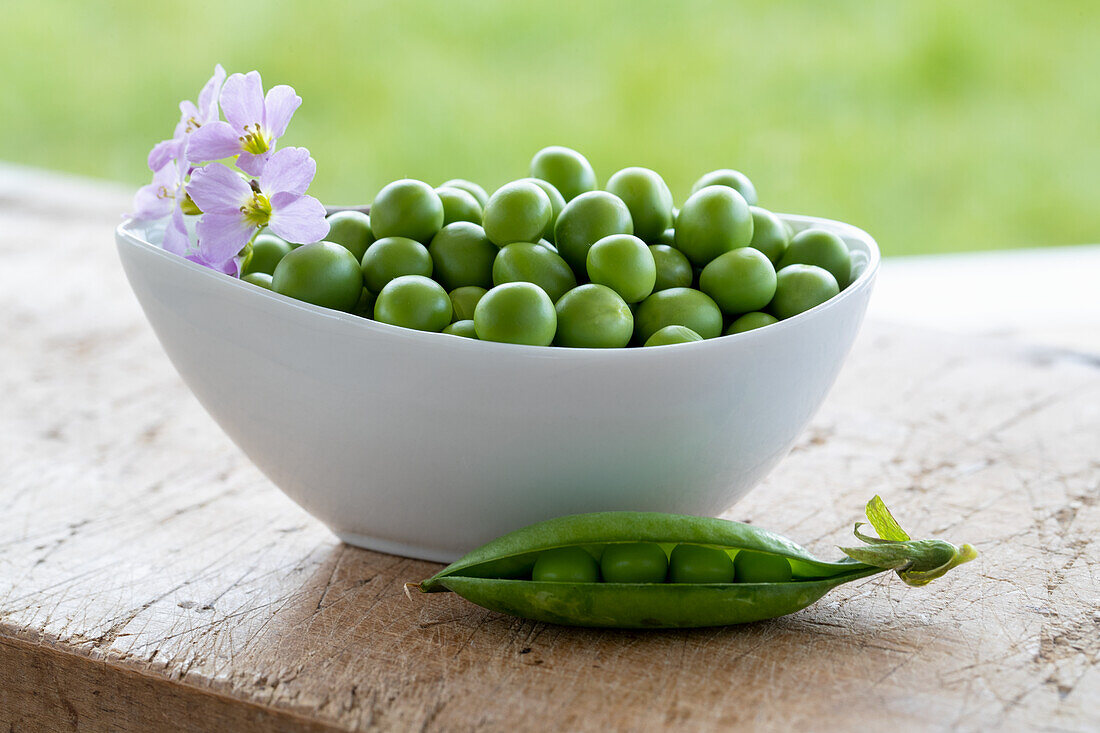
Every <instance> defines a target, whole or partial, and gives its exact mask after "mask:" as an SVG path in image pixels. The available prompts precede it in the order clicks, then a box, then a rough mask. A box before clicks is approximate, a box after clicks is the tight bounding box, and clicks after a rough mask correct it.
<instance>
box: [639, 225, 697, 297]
mask: <svg viewBox="0 0 1100 733" xmlns="http://www.w3.org/2000/svg"><path fill="white" fill-rule="evenodd" d="M669 231H671V230H669ZM649 251H650V253H651V254H652V255H653V263H654V264H655V265H656V266H657V279H656V280H655V281H654V283H653V292H657V291H658V290H668V289H669V288H690V287H691V283H692V282H693V281H694V279H695V273H694V272H693V271H692V269H691V263H690V262H688V258H687V257H684V253H683V252H681V251H680V250H678V249H676V248H675V247H672V246H670V245H667V244H651V245H649Z"/></svg>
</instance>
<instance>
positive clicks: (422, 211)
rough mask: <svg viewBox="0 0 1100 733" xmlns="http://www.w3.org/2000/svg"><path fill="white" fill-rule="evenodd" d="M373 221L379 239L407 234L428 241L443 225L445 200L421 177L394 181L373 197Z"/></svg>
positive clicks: (409, 236)
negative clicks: (420, 178)
mask: <svg viewBox="0 0 1100 733" xmlns="http://www.w3.org/2000/svg"><path fill="white" fill-rule="evenodd" d="M370 223H371V231H372V232H374V236H375V237H377V238H378V239H382V238H383V237H407V238H409V239H415V240H416V241H417V242H421V243H424V244H426V243H428V242H430V241H431V240H432V237H434V236H435V233H436V232H438V231H439V230H440V229H442V228H443V202H442V201H441V200H440V199H439V194H437V193H436V192H435V191H433V190H432V188H431V186H429V185H428V184H426V183H424V182H422V181H414V180H412V179H409V178H406V179H402V180H400V181H394V182H393V183H390V184H388V185H386V187H385V188H383V189H382V190H381V191H379V192H378V195H377V196H375V197H374V203H372V204H371V206H370Z"/></svg>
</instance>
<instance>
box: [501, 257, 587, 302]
mask: <svg viewBox="0 0 1100 733" xmlns="http://www.w3.org/2000/svg"><path fill="white" fill-rule="evenodd" d="M515 282H528V283H534V284H535V285H538V286H539V287H540V288H542V289H543V290H544V291H546V294H547V295H549V296H550V300H552V301H554V302H557V300H558V298H560V297H561V296H563V295H565V293H566V292H568V291H569V290H571V289H572V288H575V287H577V278H576V277H574V276H573V271H572V270H570V269H569V265H567V264H565V260H563V259H562V258H561V257H559V256H558V255H556V254H555V253H553V252H551V251H550V250H549V249H547V248H546V247H543V246H541V245H538V244H532V243H531V242H513V243H512V244H509V245H507V246H505V247H502V248H501V250H500V252H498V253H497V256H496V259H495V260H494V261H493V284H494V285H503V284H504V283H515Z"/></svg>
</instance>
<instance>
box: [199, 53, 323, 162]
mask: <svg viewBox="0 0 1100 733" xmlns="http://www.w3.org/2000/svg"><path fill="white" fill-rule="evenodd" d="M301 103H302V98H301V97H299V96H298V95H297V94H295V93H294V89H292V88H291V87H288V86H286V85H285V84H280V85H279V86H275V87H272V88H271V89H270V90H269V91H268V93H267V96H266V97H265V96H264V88H263V82H262V81H261V80H260V72H258V71H250V72H248V74H233V75H232V76H230V77H229V79H228V80H226V82H225V86H224V87H223V88H222V93H221V107H222V112H223V113H224V114H225V119H226V120H227V122H221V121H217V122H210V123H209V124H203V125H202V126H200V127H199V128H198V130H196V131H195V132H194V133H192V134H191V136H190V140H189V141H188V143H187V150H186V153H185V155H186V157H187V159H188V160H190V161H191V162H193V163H205V162H207V161H211V160H221V159H222V158H228V157H231V156H234V155H236V156H238V157H237V167H238V168H240V169H241V170H242V171H244V172H245V173H247V174H249V175H251V176H258V175H260V174H261V173H262V172H263V170H264V166H265V165H266V164H267V162H268V160H269V159H270V158H271V156H272V153H273V151H274V150H275V143H276V142H277V141H278V139H279V138H280V137H282V135H283V133H285V132H286V127H287V125H288V124H289V123H290V118H291V117H293V116H294V112H295V110H297V109H298V106H299V105H301Z"/></svg>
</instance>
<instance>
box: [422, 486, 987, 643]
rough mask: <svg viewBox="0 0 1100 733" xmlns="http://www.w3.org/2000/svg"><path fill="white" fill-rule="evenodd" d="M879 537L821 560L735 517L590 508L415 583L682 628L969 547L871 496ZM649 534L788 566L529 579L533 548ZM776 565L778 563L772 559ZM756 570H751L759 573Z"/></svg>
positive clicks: (541, 615)
mask: <svg viewBox="0 0 1100 733" xmlns="http://www.w3.org/2000/svg"><path fill="white" fill-rule="evenodd" d="M867 518H868V520H869V521H870V522H871V525H872V526H873V527H874V528H875V529H876V531H877V532H878V534H879V536H878V537H869V536H867V535H865V534H863V533H861V532H860V529H859V528H860V526H861V524H856V527H855V534H856V536H857V537H858V538H859V539H860V540H862V541H863V542H866V543H867V545H866V546H864V547H858V548H840V549H841V551H842V552H844V553H845V554H846V555H847V556H848V557H846V558H844V559H843V560H840V561H838V562H825V561H823V560H819V559H817V558H816V557H814V556H813V555H811V554H810V553H809V552H808V551H807V550H805V549H804V548H802V547H801V546H799V545H797V544H795V543H794V542H791V541H790V540H788V539H787V538H785V537H782V536H780V535H778V534H775V533H774V532H769V531H767V530H764V529H760V528H758V527H754V526H752V525H748V524H743V523H741V522H732V521H728V520H724V519H714V518H709V517H694V516H686V515H679V514H661V513H656V512H598V513H594V514H577V515H572V516H566V517H559V518H557V519H551V520H548V521H545V522H540V523H538V524H533V525H531V526H529V527H525V528H523V529H520V530H517V531H515V532H511V533H509V534H506V535H504V536H503V537H499V538H497V539H495V540H493V541H491V542H489V543H488V544H485V545H482V546H481V547H479V548H477V549H476V550H473V551H472V552H470V553H469V554H468V555H466V556H465V557H463V558H461V559H460V560H458V561H456V562H454V563H452V564H451V565H449V566H448V567H446V568H444V569H443V570H442V571H440V572H439V573H437V574H436V575H434V576H432V577H431V578H428V579H427V580H425V581H423V582H421V583H420V584H419V588H420V590H422V591H424V592H427V593H432V592H439V591H453V592H455V593H457V594H459V595H460V596H462V597H463V598H465V599H466V600H468V601H471V602H473V603H476V604H477V605H479V606H482V607H484V608H488V609H491V610H493V611H498V612H500V613H506V614H510V615H512V616H519V617H522V618H529V619H533V620H536V621H545V622H548V623H555V624H562V625H567V626H594V627H607V628H690V627H698V626H725V625H728V624H739V623H746V622H749V621H759V620H762V619H768V618H775V617H778V616H783V615H786V614H788V613H794V612H795V611H798V610H801V609H803V608H805V607H806V606H809V605H810V604H811V603H814V602H815V601H817V600H818V599H820V598H821V597H822V596H824V595H825V594H826V593H828V592H829V591H830V590H832V589H833V588H835V587H837V586H838V585H841V584H842V583H847V582H849V581H852V580H856V579H858V578H865V577H867V576H869V575H875V574H876V573H881V572H884V571H886V570H894V571H896V572H897V574H898V576H899V577H900V578H901V579H902V580H903V581H905V582H906V583H908V584H910V585H924V584H926V583H928V582H930V581H931V580H933V579H935V578H938V577H940V576H941V575H943V574H944V573H946V572H947V571H948V570H950V569H951V568H953V567H955V566H956V565H960V564H962V563H964V562H967V561H968V560H972V559H973V558H974V557H976V556H977V552H976V551H975V550H974V548H973V547H971V546H970V545H963V546H962V547H961V548H960V547H956V546H955V545H953V544H951V543H949V542H944V541H942V540H911V539H910V538H909V535H907V534H906V533H905V532H904V531H903V530H902V529H901V527H900V526H898V523H897V522H896V521H895V520H894V518H893V516H891V515H890V512H889V510H887V509H886V506H885V504H883V502H882V500H881V499H880V498H879V497H877V496H876V497H874V498H873V499H872V500H871V501H870V502H868V504H867ZM628 543H629V544H634V543H649V544H651V545H657V546H659V547H660V548H661V549H663V550H664V552H665V554H666V556H668V555H669V554H670V553H671V551H672V550H673V549H674V548H676V547H677V546H678V545H691V546H702V547H705V548H711V549H715V550H720V551H723V552H725V553H726V554H727V555H728V557H729V558H730V559H731V560H736V559H737V556H738V554H740V553H746V558H749V557H758V558H766V559H770V564H771V565H772V566H773V567H774V563H775V560H776V559H777V558H782V559H784V560H786V562H787V563H788V564H789V572H786V567H785V566H783V569H784V571H785V572H784V573H783V574H782V575H781V576H780V577H777V578H776V579H774V580H773V582H738V581H737V579H736V578H734V579H733V580H732V582H694V583H693V582H598V581H596V582H561V581H546V580H533V579H532V571H533V569H534V568H535V564H536V562H537V561H538V559H539V557H540V556H542V555H543V554H544V553H547V552H548V551H559V550H561V549H562V548H580V549H583V550H584V551H585V552H587V553H588V554H589V555H590V556H591V557H592V558H593V559H597V560H598V559H599V558H600V557H601V556H603V553H604V552H605V551H606V550H607V548H608V547H610V546H613V545H626V544H628ZM780 565H782V563H780ZM758 579H759V578H756V580H758Z"/></svg>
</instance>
